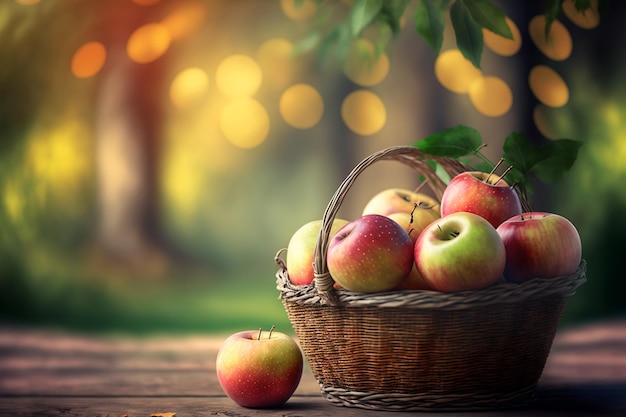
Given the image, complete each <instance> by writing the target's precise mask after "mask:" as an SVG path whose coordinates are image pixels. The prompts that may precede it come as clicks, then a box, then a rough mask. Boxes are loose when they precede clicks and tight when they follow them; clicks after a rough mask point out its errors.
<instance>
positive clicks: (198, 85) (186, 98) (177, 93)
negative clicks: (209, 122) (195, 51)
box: [169, 67, 209, 108]
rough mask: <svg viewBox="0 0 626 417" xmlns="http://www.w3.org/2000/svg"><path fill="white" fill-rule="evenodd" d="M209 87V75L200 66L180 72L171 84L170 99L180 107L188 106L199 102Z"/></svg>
mask: <svg viewBox="0 0 626 417" xmlns="http://www.w3.org/2000/svg"><path fill="white" fill-rule="evenodd" d="M208 87H209V76H208V75H207V73H206V71H204V70H203V69H201V68H198V67H191V68H187V69H185V70H183V71H181V72H179V73H178V74H177V75H176V77H174V80H173V81H172V84H171V85H170V90H169V93H170V100H171V101H172V104H173V105H174V106H176V107H178V108H186V107H189V106H191V105H194V104H196V103H198V102H199V101H200V100H201V99H202V98H203V97H204V96H205V95H206V92H207V90H208Z"/></svg>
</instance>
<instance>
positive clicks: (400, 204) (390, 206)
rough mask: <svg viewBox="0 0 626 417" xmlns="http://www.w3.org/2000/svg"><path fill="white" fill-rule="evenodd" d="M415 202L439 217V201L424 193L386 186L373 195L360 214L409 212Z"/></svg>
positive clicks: (384, 214)
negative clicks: (386, 187)
mask: <svg viewBox="0 0 626 417" xmlns="http://www.w3.org/2000/svg"><path fill="white" fill-rule="evenodd" d="M416 204H417V207H419V208H421V209H423V210H428V211H430V212H431V213H432V214H434V215H435V216H436V217H439V210H440V205H439V201H437V200H436V199H434V198H432V197H430V196H428V195H426V194H423V193H418V192H415V191H411V190H405V189H403V188H388V189H386V190H383V191H381V192H379V193H378V194H376V195H374V196H373V197H372V198H371V199H370V200H369V201H368V202H367V204H366V205H365V207H364V208H363V213H362V214H363V215H365V214H382V215H383V216H386V215H388V214H391V213H398V212H403V213H411V212H412V211H413V210H414V208H415V205H416Z"/></svg>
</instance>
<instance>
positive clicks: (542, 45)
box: [528, 15, 573, 61]
mask: <svg viewBox="0 0 626 417" xmlns="http://www.w3.org/2000/svg"><path fill="white" fill-rule="evenodd" d="M528 32H529V34H530V39H532V41H533V43H534V44H535V46H537V49H539V50H540V51H541V52H542V53H543V54H544V55H545V56H547V57H548V58H550V59H553V60H555V61H564V60H566V59H567V58H569V56H570V55H571V54H572V48H573V45H572V37H571V35H570V33H569V31H568V30H567V28H566V27H565V26H564V25H563V23H561V22H559V21H558V20H556V19H555V20H554V21H553V22H552V26H550V32H549V33H548V36H546V17H545V15H538V16H535V17H533V18H532V19H531V21H530V23H529V24H528Z"/></svg>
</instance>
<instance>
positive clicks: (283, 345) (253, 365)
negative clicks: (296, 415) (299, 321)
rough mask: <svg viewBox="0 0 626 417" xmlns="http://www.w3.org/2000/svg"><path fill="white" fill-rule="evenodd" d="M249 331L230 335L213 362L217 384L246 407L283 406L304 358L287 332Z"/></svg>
mask: <svg viewBox="0 0 626 417" xmlns="http://www.w3.org/2000/svg"><path fill="white" fill-rule="evenodd" d="M273 330H274V326H272V328H271V329H270V330H269V331H261V330H248V331H244V332H239V333H235V334H233V335H231V336H229V337H228V338H227V339H226V340H225V341H224V342H223V343H222V345H221V347H220V349H219V351H218V353H217V360H216V363H215V369H216V372H217V379H218V381H219V384H220V386H221V387H222V389H223V390H224V392H225V393H226V395H228V397H229V398H230V399H232V400H233V401H234V402H235V403H237V404H239V405H240V406H242V407H247V408H273V407H279V406H281V405H283V404H284V403H285V402H287V400H288V399H289V398H291V396H292V395H293V393H294V391H295V390H296V388H297V387H298V384H300V378H301V377H302V368H303V363H304V360H303V357H302V352H301V351H300V347H299V346H298V344H297V343H296V342H295V341H294V340H293V339H292V338H291V337H290V336H288V335H286V334H284V333H280V332H274V331H273Z"/></svg>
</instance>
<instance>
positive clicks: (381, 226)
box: [326, 214, 413, 292]
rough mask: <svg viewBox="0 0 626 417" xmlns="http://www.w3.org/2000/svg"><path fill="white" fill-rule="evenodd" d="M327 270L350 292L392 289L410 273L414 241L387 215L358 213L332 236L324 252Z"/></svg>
mask: <svg viewBox="0 0 626 417" xmlns="http://www.w3.org/2000/svg"><path fill="white" fill-rule="evenodd" d="M326 263H327V266H328V272H330V275H331V276H332V277H333V279H334V280H335V282H336V283H337V284H338V285H339V286H341V287H342V288H345V289H347V290H350V291H359V292H379V291H386V290H390V289H393V288H395V287H396V286H398V285H399V284H400V282H402V281H403V280H404V279H406V277H407V276H408V275H409V273H410V272H411V268H412V266H413V241H412V240H411V238H410V237H409V235H408V233H407V232H406V231H405V230H404V229H403V228H402V226H400V225H399V224H398V223H396V222H395V221H393V220H392V219H390V218H389V217H387V216H382V215H379V214H367V215H365V216H361V217H359V218H357V219H355V220H353V221H351V222H350V223H348V224H347V225H345V226H344V227H342V228H341V229H339V231H338V232H337V233H336V234H335V236H333V238H332V239H331V241H330V242H329V245H328V251H327V255H326Z"/></svg>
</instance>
